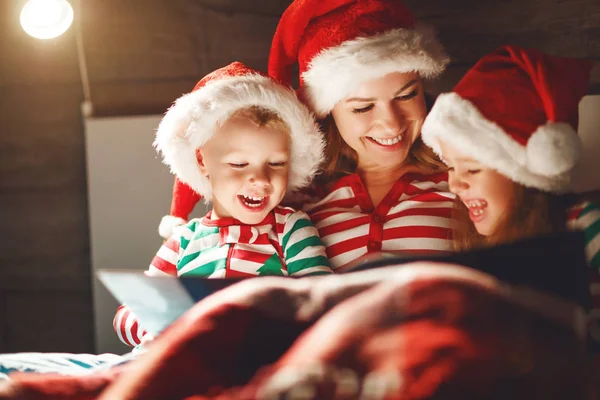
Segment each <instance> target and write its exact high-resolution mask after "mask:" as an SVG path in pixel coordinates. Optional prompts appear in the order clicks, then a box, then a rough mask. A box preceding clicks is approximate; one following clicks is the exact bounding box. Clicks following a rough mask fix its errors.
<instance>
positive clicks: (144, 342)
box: [140, 333, 154, 346]
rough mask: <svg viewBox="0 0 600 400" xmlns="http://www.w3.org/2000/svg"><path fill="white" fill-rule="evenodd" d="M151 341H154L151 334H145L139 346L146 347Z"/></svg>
mask: <svg viewBox="0 0 600 400" xmlns="http://www.w3.org/2000/svg"><path fill="white" fill-rule="evenodd" d="M153 340H154V335H151V334H149V333H147V334H145V335H144V337H143V338H142V342H141V343H140V345H141V346H146V345H147V344H148V343H150V342H151V341H153Z"/></svg>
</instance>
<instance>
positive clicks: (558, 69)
mask: <svg viewBox="0 0 600 400" xmlns="http://www.w3.org/2000/svg"><path fill="white" fill-rule="evenodd" d="M591 67H592V63H591V62H590V61H586V60H578V59H572V58H558V57H553V56H550V55H547V54H544V53H542V52H540V51H537V50H533V49H523V48H520V47H517V46H504V47H501V48H499V49H498V50H496V51H495V52H493V53H491V54H488V55H486V56H484V57H483V58H482V59H481V60H479V62H477V64H475V66H474V67H473V68H472V69H471V70H469V72H467V74H466V75H465V76H464V77H463V79H462V80H461V81H460V82H459V83H458V84H457V85H456V87H455V88H454V89H453V91H452V92H450V93H445V94H441V95H440V96H439V97H438V99H437V100H436V102H435V104H434V106H433V108H432V110H431V112H430V113H429V115H428V116H427V118H426V120H425V123H424V124H423V127H422V129H421V132H422V137H423V141H424V142H425V143H426V144H427V145H429V146H430V147H431V148H432V149H433V150H434V151H435V152H436V153H438V154H439V155H441V151H440V147H439V141H438V140H439V139H443V140H444V141H445V142H447V143H449V144H451V145H453V146H455V147H456V148H457V149H459V150H460V151H462V152H465V153H466V154H468V155H469V156H471V157H473V158H474V159H476V160H477V161H479V162H480V163H482V164H484V165H487V166H489V167H490V168H492V169H495V170H497V171H498V172H500V173H501V174H503V175H505V176H507V177H508V178H510V179H512V180H513V181H515V182H517V183H520V184H522V185H524V186H527V187H533V188H538V189H541V190H544V191H548V192H558V193H560V192H564V191H566V190H568V189H569V183H570V172H571V170H572V169H573V167H574V166H575V165H576V163H577V161H578V160H579V158H580V154H581V140H580V139H579V137H578V136H577V122H578V105H579V102H580V100H581V98H582V97H583V96H584V95H585V93H586V90H587V87H588V81H589V75H590V70H591Z"/></svg>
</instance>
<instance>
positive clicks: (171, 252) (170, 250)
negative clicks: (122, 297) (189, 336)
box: [113, 236, 179, 347]
mask: <svg viewBox="0 0 600 400" xmlns="http://www.w3.org/2000/svg"><path fill="white" fill-rule="evenodd" d="M178 257H179V236H171V238H170V239H169V240H167V241H166V242H165V243H163V245H162V246H161V247H160V249H159V250H158V252H157V253H156V255H155V256H154V258H153V259H152V262H151V263H150V266H149V267H148V270H147V271H146V275H150V276H161V275H170V276H177V259H178ZM113 327H114V329H115V332H116V333H117V336H118V337H119V340H121V342H123V343H125V344H126V345H128V346H132V347H133V346H137V345H138V344H140V343H141V342H142V338H143V337H144V336H145V335H146V334H147V332H146V331H145V330H144V329H143V328H142V327H141V326H140V324H139V322H138V321H137V318H136V317H135V315H134V314H133V313H132V312H131V311H129V309H128V308H127V307H126V306H124V305H122V306H120V307H119V308H118V309H117V314H116V315H115V318H114V320H113Z"/></svg>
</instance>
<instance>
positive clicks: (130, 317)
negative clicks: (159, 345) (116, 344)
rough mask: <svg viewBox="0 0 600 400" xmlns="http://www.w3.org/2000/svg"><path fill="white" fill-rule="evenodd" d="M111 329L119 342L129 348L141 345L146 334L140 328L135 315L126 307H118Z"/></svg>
mask: <svg viewBox="0 0 600 400" xmlns="http://www.w3.org/2000/svg"><path fill="white" fill-rule="evenodd" d="M113 328H114V329H115V332H116V333H117V336H118V337H119V340H120V341H121V342H123V343H125V344H126V345H128V346H131V347H135V346H137V345H138V344H140V343H142V338H143V337H144V336H145V335H146V334H147V333H148V332H146V331H145V330H144V329H143V328H142V327H141V326H140V324H139V322H138V321H137V318H136V317H135V315H134V314H133V313H132V312H131V311H129V309H128V308H127V307H126V306H120V307H119V308H118V309H117V314H116V315H115V319H114V320H113Z"/></svg>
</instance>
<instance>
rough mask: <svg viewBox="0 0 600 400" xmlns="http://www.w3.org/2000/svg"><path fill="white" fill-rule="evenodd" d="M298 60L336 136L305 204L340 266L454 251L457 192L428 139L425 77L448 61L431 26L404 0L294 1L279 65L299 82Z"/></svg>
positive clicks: (275, 68)
mask: <svg viewBox="0 0 600 400" xmlns="http://www.w3.org/2000/svg"><path fill="white" fill-rule="evenodd" d="M298 37H301V38H302V40H300V41H298V40H297V39H296V38H298ZM296 63H297V64H298V65H299V70H300V93H302V94H303V98H304V100H305V101H306V103H307V104H308V105H309V107H310V108H311V109H312V111H313V112H314V113H315V114H316V115H317V116H318V117H320V118H322V125H323V127H324V130H325V131H326V135H327V143H326V150H325V153H326V157H325V160H326V161H325V163H324V164H323V165H322V167H321V171H322V173H321V175H320V176H318V177H317V180H316V184H315V185H313V188H312V189H313V190H312V192H311V193H310V197H311V200H309V201H308V203H310V204H305V205H304V210H305V211H307V212H308V213H309V215H310V217H311V219H312V221H313V222H314V224H315V225H316V226H317V228H318V229H319V234H320V235H321V239H322V240H323V242H324V244H325V245H326V247H327V255H328V256H329V258H330V262H331V264H332V267H334V268H337V271H343V270H344V267H346V266H348V265H349V263H351V262H352V261H354V260H356V259H357V258H360V257H362V256H364V255H366V254H368V253H373V252H380V251H384V252H395V253H402V254H414V253H440V252H446V251H449V250H450V248H451V231H450V214H451V209H452V207H453V201H454V195H453V194H452V193H450V192H449V191H448V186H447V174H446V172H445V166H444V165H443V164H442V163H441V162H440V161H439V159H437V157H436V156H435V155H434V153H433V152H432V151H431V150H430V149H428V148H427V147H426V146H424V145H423V142H422V141H421V139H420V134H421V125H422V124H423V121H424V119H425V116H426V114H427V107H426V104H425V97H424V92H423V79H424V78H429V77H434V76H437V75H439V74H440V73H441V72H442V71H443V70H444V68H445V66H446V64H447V63H448V57H447V56H446V54H445V53H444V50H443V49H442V46H441V45H440V44H439V43H438V42H437V40H436V39H435V37H434V34H433V32H432V31H431V29H429V28H427V27H425V26H423V25H421V24H419V23H417V22H416V21H415V19H414V17H413V16H412V14H411V12H410V10H408V9H407V8H406V7H405V6H404V5H403V4H402V3H401V2H400V1H391V0H376V1H350V0H348V1H323V0H309V1H294V2H293V3H292V4H291V5H290V6H289V8H288V9H287V10H286V12H285V13H284V15H283V16H282V18H281V20H280V23H279V26H278V27H277V31H276V33H275V37H274V38H273V45H272V48H271V54H270V58H269V73H270V75H271V76H274V77H276V78H277V79H279V80H281V81H284V82H286V83H291V70H292V66H293V64H296Z"/></svg>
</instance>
